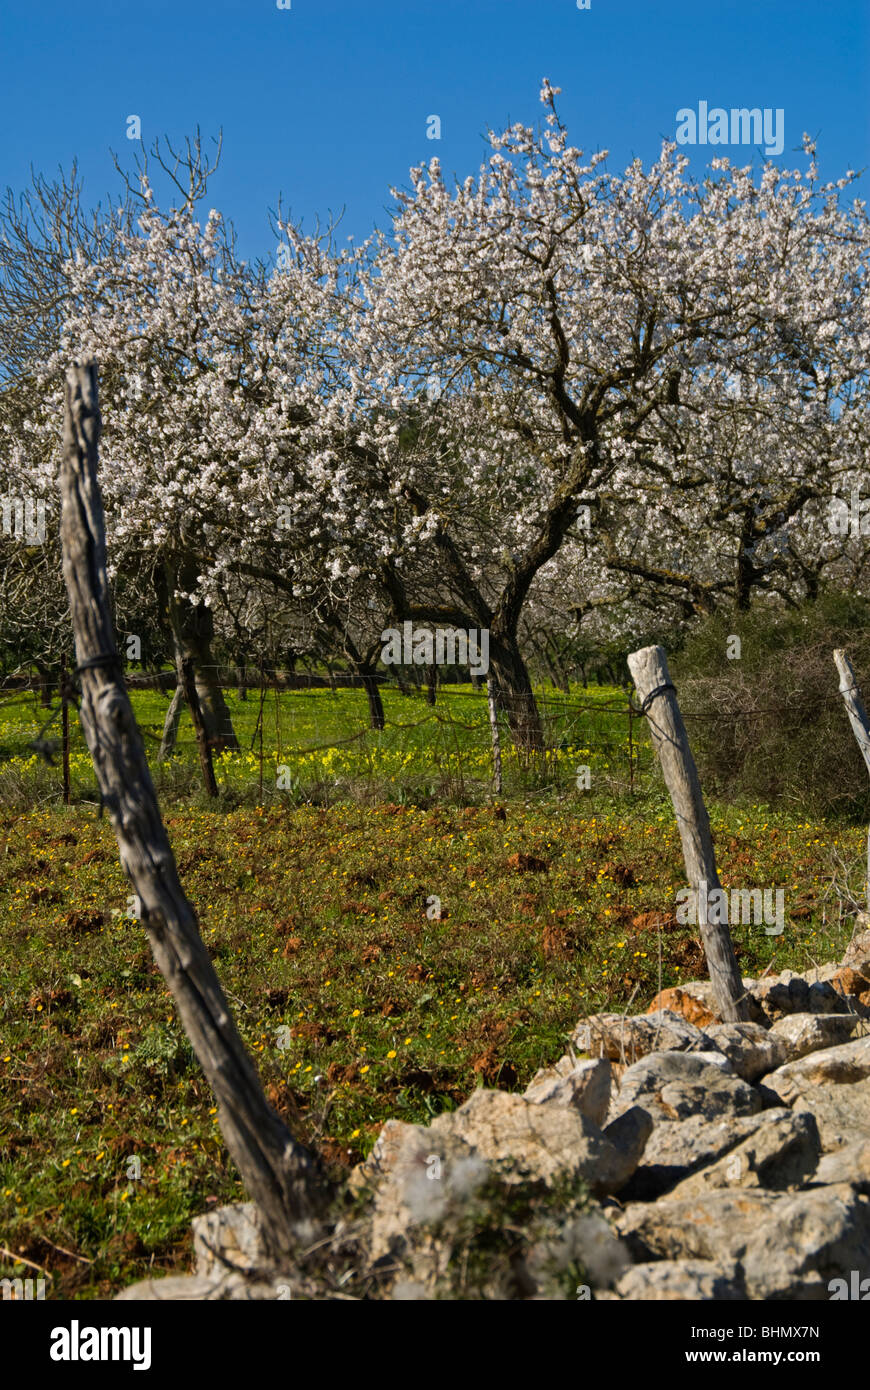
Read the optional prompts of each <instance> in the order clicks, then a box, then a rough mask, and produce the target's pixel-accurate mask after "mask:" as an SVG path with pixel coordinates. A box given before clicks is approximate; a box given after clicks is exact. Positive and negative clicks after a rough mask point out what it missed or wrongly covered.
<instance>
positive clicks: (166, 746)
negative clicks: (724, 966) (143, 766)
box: [157, 681, 184, 763]
mask: <svg viewBox="0 0 870 1390" xmlns="http://www.w3.org/2000/svg"><path fill="white" fill-rule="evenodd" d="M183 703H184V687H183V686H182V684H181V681H179V682H178V685H177V686H176V687H175V693H174V695H173V696H172V699H171V700H170V702H169V709H168V710H167V711H166V718H165V719H164V721H163V737H162V738H161V740H160V752H159V753H158V754H157V761H158V762H159V763H165V762H168V761H169V759H170V758H171V757H172V755H173V753H174V752H175V745H176V743H177V741H178V722H179V720H180V719H181V706H182V704H183Z"/></svg>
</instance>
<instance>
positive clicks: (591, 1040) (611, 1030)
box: [571, 1009, 710, 1063]
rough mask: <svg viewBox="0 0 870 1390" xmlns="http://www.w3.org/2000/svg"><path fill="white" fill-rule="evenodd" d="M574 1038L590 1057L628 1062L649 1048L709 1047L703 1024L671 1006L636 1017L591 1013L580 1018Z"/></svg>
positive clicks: (698, 1048) (645, 1053) (688, 1049)
mask: <svg viewBox="0 0 870 1390" xmlns="http://www.w3.org/2000/svg"><path fill="white" fill-rule="evenodd" d="M571 1042H572V1044H573V1046H574V1047H575V1048H576V1049H577V1051H578V1052H586V1053H588V1054H589V1056H590V1057H609V1058H610V1060H611V1061H612V1062H627V1063H632V1062H635V1061H637V1060H638V1058H640V1057H645V1056H647V1054H648V1053H650V1052H669V1051H678V1052H688V1051H693V1052H702V1051H704V1050H705V1049H709V1047H710V1042H709V1039H708V1038H707V1037H706V1036H705V1035H704V1033H702V1032H701V1029H700V1028H696V1027H695V1025H694V1024H693V1023H687V1021H686V1020H685V1019H684V1018H681V1017H680V1015H679V1014H675V1013H672V1012H671V1011H670V1010H669V1009H661V1010H659V1011H658V1012H656V1013H654V1014H640V1015H635V1016H633V1017H628V1016H624V1015H623V1014H592V1015H591V1016H590V1017H589V1018H583V1019H581V1020H580V1022H579V1023H578V1024H577V1027H576V1029H575V1030H574V1034H573V1037H572V1039H571Z"/></svg>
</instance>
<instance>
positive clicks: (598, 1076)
mask: <svg viewBox="0 0 870 1390" xmlns="http://www.w3.org/2000/svg"><path fill="white" fill-rule="evenodd" d="M610 1085H611V1068H610V1062H609V1061H608V1060H607V1059H606V1058H595V1059H592V1060H590V1061H585V1062H575V1061H573V1060H572V1059H571V1058H570V1057H560V1058H559V1061H558V1062H557V1063H556V1064H555V1066H553V1067H548V1068H546V1069H545V1070H543V1071H539V1072H538V1073H537V1075H536V1076H535V1077H534V1078H533V1080H532V1082H531V1084H530V1085H529V1086H527V1087H526V1090H525V1098H526V1100H529V1101H532V1102H533V1103H534V1104H535V1105H570V1106H573V1108H574V1109H575V1110H577V1111H579V1113H580V1114H581V1115H585V1116H586V1118H587V1119H588V1120H592V1122H593V1124H596V1125H602V1124H603V1123H604V1118H605V1116H606V1114H607V1108H608V1106H609V1104H610Z"/></svg>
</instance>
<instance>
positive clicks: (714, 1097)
mask: <svg viewBox="0 0 870 1390" xmlns="http://www.w3.org/2000/svg"><path fill="white" fill-rule="evenodd" d="M632 1105H642V1106H643V1108H644V1109H645V1110H649V1112H650V1114H651V1115H652V1116H653V1118H654V1119H656V1121H659V1120H683V1119H686V1118H687V1117H688V1116H689V1115H691V1114H694V1113H697V1114H699V1115H702V1116H703V1117H704V1119H707V1120H711V1119H716V1118H718V1117H719V1116H722V1115H752V1114H754V1113H755V1112H756V1111H758V1110H760V1109H761V1106H762V1102H761V1097H760V1096H759V1094H758V1092H757V1091H755V1090H754V1088H753V1087H752V1086H749V1085H747V1083H746V1082H745V1081H741V1079H740V1078H739V1077H738V1076H737V1075H735V1073H734V1071H733V1069H732V1067H731V1063H730V1062H729V1061H728V1058H727V1057H725V1056H724V1054H722V1053H720V1052H716V1053H712V1054H709V1055H708V1054H706V1053H699V1052H653V1053H650V1054H649V1055H648V1056H646V1057H643V1058H641V1060H640V1061H639V1062H635V1063H633V1065H632V1066H630V1067H628V1068H626V1071H625V1073H624V1074H623V1077H622V1080H621V1083H620V1087H619V1091H618V1093H617V1096H616V1099H615V1103H614V1105H613V1106H612V1107H611V1115H612V1118H615V1117H616V1115H617V1114H621V1113H622V1111H623V1110H627V1109H628V1108H629V1106H632Z"/></svg>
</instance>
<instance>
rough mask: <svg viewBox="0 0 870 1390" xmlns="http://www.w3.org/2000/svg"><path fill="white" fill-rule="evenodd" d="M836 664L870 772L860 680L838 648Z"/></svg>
mask: <svg viewBox="0 0 870 1390" xmlns="http://www.w3.org/2000/svg"><path fill="white" fill-rule="evenodd" d="M834 664H835V666H836V668H837V670H838V671H839V673H840V694H841V695H842V697H843V704H844V705H845V706H846V713H847V714H848V716H849V723H850V724H851V725H852V732H853V734H854V735H855V738H856V740H857V743H858V747H859V748H860V749H861V753H862V755H863V758H864V762H865V763H866V764H867V771H868V772H870V724H868V722H867V711H866V710H865V708H864V701H863V700H862V699H861V691H860V690H859V689H858V682H857V681H856V679H855V672H854V670H853V669H852V663H851V661H850V660H849V658H848V657H847V655H846V653H845V652H844V651H843V650H842V649H841V648H839V647H838V648H837V650H836V651H835V652H834ZM865 892H866V900H867V908H868V911H870V829H868V831H867V882H866V886H865Z"/></svg>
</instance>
